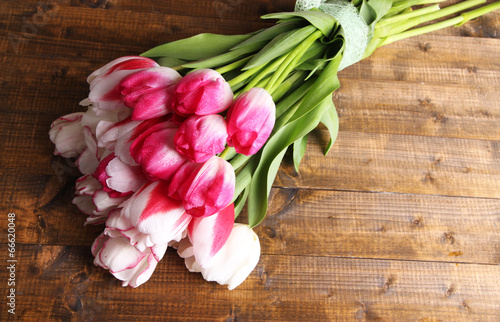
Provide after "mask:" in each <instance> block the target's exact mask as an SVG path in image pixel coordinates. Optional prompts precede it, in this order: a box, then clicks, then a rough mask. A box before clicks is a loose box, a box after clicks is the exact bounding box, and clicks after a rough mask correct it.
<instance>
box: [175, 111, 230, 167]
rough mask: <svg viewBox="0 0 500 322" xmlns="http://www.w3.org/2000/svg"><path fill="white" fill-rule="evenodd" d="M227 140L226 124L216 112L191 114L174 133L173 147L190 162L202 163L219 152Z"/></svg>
mask: <svg viewBox="0 0 500 322" xmlns="http://www.w3.org/2000/svg"><path fill="white" fill-rule="evenodd" d="M226 140H227V126H226V121H225V120H224V118H223V117H222V116H220V115H218V114H211V115H203V116H198V115H193V116H191V117H189V118H188V119H187V120H186V121H185V122H184V123H182V125H181V126H180V127H179V130H177V133H176V134H175V140H174V142H175V148H176V149H177V151H179V152H180V153H182V154H183V155H184V156H185V157H187V158H188V159H189V160H191V161H192V162H196V163H202V162H205V161H207V160H208V159H210V158H211V157H213V156H214V155H216V154H218V153H221V152H222V151H223V150H224V147H225V145H226Z"/></svg>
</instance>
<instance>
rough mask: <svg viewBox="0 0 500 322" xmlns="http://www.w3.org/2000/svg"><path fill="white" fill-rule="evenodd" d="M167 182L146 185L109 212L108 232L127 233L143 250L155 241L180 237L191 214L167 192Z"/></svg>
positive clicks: (160, 242) (123, 234) (163, 241)
mask: <svg viewBox="0 0 500 322" xmlns="http://www.w3.org/2000/svg"><path fill="white" fill-rule="evenodd" d="M167 188H168V183H167V182H165V181H155V182H153V183H148V184H146V185H144V186H143V187H142V188H141V189H140V190H138V191H137V192H136V193H134V195H132V196H131V197H130V199H128V200H127V201H125V202H124V203H123V204H121V205H120V207H122V208H121V209H117V210H115V211H113V212H112V213H110V214H109V218H108V220H107V222H106V230H105V233H106V234H107V235H110V236H114V237H116V236H120V235H121V236H123V237H127V238H128V239H129V241H130V244H131V245H134V246H135V247H136V248H137V249H139V250H140V251H144V250H145V249H146V248H147V247H152V246H154V245H164V244H168V243H169V242H171V241H173V240H176V241H179V240H180V239H181V238H182V236H183V232H184V231H185V230H186V228H187V226H188V224H189V222H190V221H191V216H189V215H188V214H186V212H185V210H184V208H183V207H182V202H181V201H179V200H175V199H172V198H170V197H169V196H167V194H166V190H167Z"/></svg>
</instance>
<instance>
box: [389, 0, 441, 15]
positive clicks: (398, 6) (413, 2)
mask: <svg viewBox="0 0 500 322" xmlns="http://www.w3.org/2000/svg"><path fill="white" fill-rule="evenodd" d="M444 1H446V0H410V1H405V0H403V1H395V2H394V3H393V5H392V8H391V9H389V11H388V12H387V13H386V16H387V17H392V16H394V15H397V14H399V13H401V12H402V11H404V10H406V9H408V8H411V7H413V6H419V5H423V4H435V3H439V2H444Z"/></svg>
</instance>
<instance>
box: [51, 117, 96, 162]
mask: <svg viewBox="0 0 500 322" xmlns="http://www.w3.org/2000/svg"><path fill="white" fill-rule="evenodd" d="M83 114H84V113H73V114H68V115H66V116H62V117H60V118H58V119H57V120H55V121H54V122H52V125H51V126H50V131H49V136H50V140H51V141H52V143H54V145H55V146H56V147H55V150H54V154H56V155H60V156H62V157H65V158H72V157H77V156H79V155H80V154H81V153H82V152H83V150H84V149H85V148H86V147H87V145H86V144H85V135H84V133H83V127H82V125H81V123H80V121H81V119H82V117H83Z"/></svg>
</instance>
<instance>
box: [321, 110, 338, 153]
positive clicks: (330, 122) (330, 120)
mask: <svg viewBox="0 0 500 322" xmlns="http://www.w3.org/2000/svg"><path fill="white" fill-rule="evenodd" d="M331 103H332V104H331V106H330V108H328V109H327V110H326V111H325V114H323V116H322V117H321V123H323V124H324V125H325V126H326V128H327V129H328V132H329V133H330V141H328V144H327V145H326V148H325V155H327V154H328V151H330V149H331V148H332V145H333V143H334V142H335V140H336V139H337V135H338V134H339V116H338V114H337V110H336V109H335V105H334V104H333V101H332V102H331Z"/></svg>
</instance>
